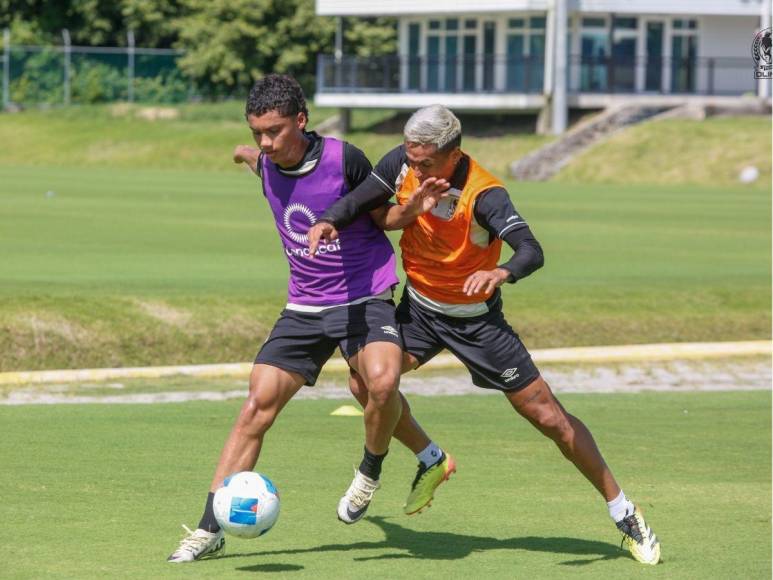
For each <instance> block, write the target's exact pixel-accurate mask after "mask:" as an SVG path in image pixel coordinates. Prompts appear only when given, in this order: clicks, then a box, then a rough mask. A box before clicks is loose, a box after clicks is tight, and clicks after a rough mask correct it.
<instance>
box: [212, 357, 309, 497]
mask: <svg viewBox="0 0 773 580" xmlns="http://www.w3.org/2000/svg"><path fill="white" fill-rule="evenodd" d="M305 382H306V379H304V378H303V377H302V376H301V375H299V374H298V373H293V372H289V371H285V370H282V369H279V368H277V367H273V366H270V365H263V364H256V365H255V366H253V367H252V373H251V374H250V393H249V395H248V396H247V400H246V401H245V402H244V405H242V409H241V411H240V413H239V416H238V417H237V419H236V423H235V424H234V426H233V429H232V430H231V433H230V434H229V435H228V439H227V440H226V442H225V445H224V446H223V451H222V452H221V453H220V461H219V462H218V464H217V468H216V469H215V476H214V477H213V478H212V485H211V487H210V491H215V490H216V489H217V488H219V487H220V486H221V485H223V480H224V479H225V478H226V477H228V476H229V475H230V474H232V473H234V472H237V471H246V470H251V469H253V468H254V467H255V463H256V462H257V461H258V456H259V455H260V448H261V446H262V445H263V438H264V436H265V434H266V431H268V429H269V428H270V427H271V425H272V424H273V422H274V419H276V417H277V415H278V414H279V412H280V411H281V410H282V408H283V407H284V406H285V405H286V404H287V402H288V401H289V400H290V399H291V398H292V397H293V395H295V393H297V392H298V389H300V388H301V387H302V386H303V384H304V383H305Z"/></svg>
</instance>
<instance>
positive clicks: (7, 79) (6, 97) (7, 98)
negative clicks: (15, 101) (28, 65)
mask: <svg viewBox="0 0 773 580" xmlns="http://www.w3.org/2000/svg"><path fill="white" fill-rule="evenodd" d="M10 84H11V31H10V30H9V29H8V28H6V29H5V30H3V110H6V109H7V108H8V107H9V105H10V104H11V93H10V89H11V87H10Z"/></svg>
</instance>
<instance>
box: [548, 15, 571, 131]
mask: <svg viewBox="0 0 773 580" xmlns="http://www.w3.org/2000/svg"><path fill="white" fill-rule="evenodd" d="M566 19H567V10H566V0H556V6H555V34H554V35H553V38H554V39H555V43H556V44H555V50H554V51H553V58H554V59H555V65H554V66H553V111H552V113H553V118H552V123H551V125H552V129H553V134H554V135H560V134H561V133H563V132H564V131H566V124H567V116H568V114H567V103H566V34H567V30H566Z"/></svg>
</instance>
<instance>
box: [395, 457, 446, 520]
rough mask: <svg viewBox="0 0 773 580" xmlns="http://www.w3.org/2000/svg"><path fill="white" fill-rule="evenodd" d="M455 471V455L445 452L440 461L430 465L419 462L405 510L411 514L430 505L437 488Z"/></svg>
mask: <svg viewBox="0 0 773 580" xmlns="http://www.w3.org/2000/svg"><path fill="white" fill-rule="evenodd" d="M455 472H456V462H454V458H453V457H451V456H450V455H448V454H446V453H443V455H442V456H441V458H440V461H438V462H437V463H435V464H433V465H430V466H429V467H425V466H424V464H423V463H419V469H418V471H417V472H416V477H415V478H414V480H413V484H412V485H411V493H409V494H408V499H407V500H406V501H405V505H404V506H403V511H404V512H405V513H406V514H407V515H409V516H410V515H412V514H415V513H418V512H421V510H422V509H424V508H425V507H429V506H430V505H431V503H432V498H433V497H434V496H435V490H436V489H437V488H438V486H439V485H440V484H441V483H443V482H444V481H446V480H448V478H449V477H451V474H452V473H455Z"/></svg>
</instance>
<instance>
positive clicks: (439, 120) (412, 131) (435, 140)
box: [403, 105, 462, 150]
mask: <svg viewBox="0 0 773 580" xmlns="http://www.w3.org/2000/svg"><path fill="white" fill-rule="evenodd" d="M403 134H404V135H405V140H406V141H408V142H409V143H420V144H422V145H435V146H436V147H437V148H438V150H442V149H444V148H446V147H447V146H449V145H453V146H456V145H459V144H460V143H461V137H462V124H461V123H460V122H459V119H457V118H456V115H454V114H453V113H452V112H451V111H450V110H449V109H447V108H446V107H444V106H443V105H430V106H429V107H424V108H423V109H419V110H418V111H416V112H415V113H414V114H413V115H411V118H410V119H408V122H407V123H406V124H405V129H404V130H403Z"/></svg>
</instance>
